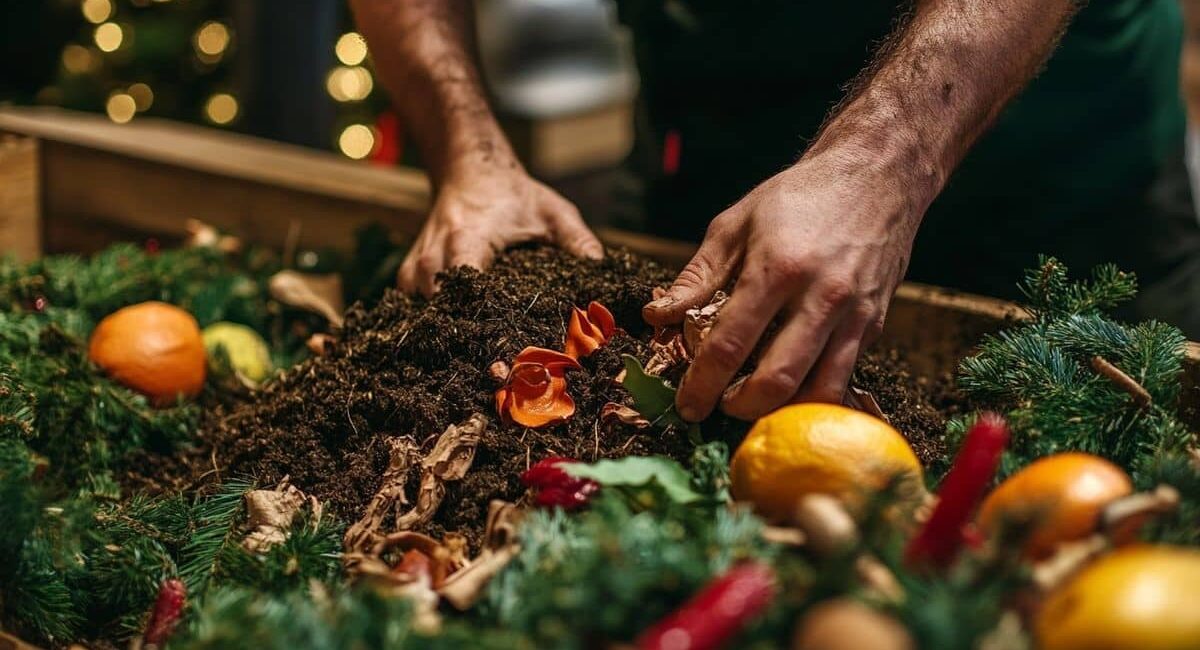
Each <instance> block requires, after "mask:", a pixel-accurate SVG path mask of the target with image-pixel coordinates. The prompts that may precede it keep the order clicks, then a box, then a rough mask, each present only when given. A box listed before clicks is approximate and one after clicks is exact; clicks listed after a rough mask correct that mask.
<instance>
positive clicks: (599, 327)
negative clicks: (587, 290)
mask: <svg viewBox="0 0 1200 650" xmlns="http://www.w3.org/2000/svg"><path fill="white" fill-rule="evenodd" d="M616 331H617V324H616V321H615V320H614V319H613V315H612V312H610V311H608V308H606V307H605V306H604V305H601V304H600V303H598V302H596V301H592V302H591V303H589V304H588V308H587V311H584V310H582V309H580V308H578V307H575V308H573V309H572V310H571V322H570V324H569V325H568V326H567V340H566V341H565V342H564V348H565V349H566V353H567V355H568V356H570V357H573V358H576V359H578V358H580V357H586V356H588V355H589V354H591V353H593V352H595V351H596V350H597V349H598V348H599V347H600V346H602V345H604V344H605V343H607V342H608V340H609V339H610V338H612V336H613V334H615V333H616Z"/></svg>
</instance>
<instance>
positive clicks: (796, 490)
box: [730, 404, 924, 521]
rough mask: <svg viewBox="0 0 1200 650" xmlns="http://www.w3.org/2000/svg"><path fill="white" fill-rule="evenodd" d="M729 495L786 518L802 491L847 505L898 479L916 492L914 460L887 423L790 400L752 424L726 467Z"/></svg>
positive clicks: (905, 443) (841, 408)
mask: <svg viewBox="0 0 1200 650" xmlns="http://www.w3.org/2000/svg"><path fill="white" fill-rule="evenodd" d="M730 473H731V478H732V481H733V486H732V488H733V495H734V496H735V497H736V498H738V499H739V500H745V501H750V502H751V503H753V504H754V506H755V509H756V510H757V511H758V512H759V513H760V514H762V515H764V516H765V517H767V518H768V519H772V520H775V521H783V520H787V519H790V518H791V516H792V514H793V510H794V509H795V507H796V503H797V502H798V501H799V499H800V498H801V497H802V496H804V495H807V494H814V493H824V494H830V495H833V496H835V497H838V498H840V499H841V500H842V501H843V502H844V503H846V504H847V505H849V506H851V507H853V506H855V505H857V504H859V503H861V500H862V498H863V497H864V496H865V495H867V494H869V493H870V492H871V491H876V490H880V489H883V488H885V487H887V486H888V484H889V483H890V482H891V481H893V480H896V479H897V478H900V479H902V480H904V481H905V483H906V485H907V486H910V487H911V488H913V489H910V490H909V492H911V493H912V495H913V496H914V497H915V496H918V495H921V496H923V493H924V487H923V485H922V473H921V463H920V461H918V460H917V455H916V454H914V453H913V450H912V447H909V445H908V441H907V440H905V439H904V436H902V435H900V433H899V432H898V431H896V430H895V429H893V428H892V427H891V426H889V425H888V424H887V423H886V422H884V421H882V420H880V419H878V418H876V417H872V416H870V415H867V414H866V413H863V412H861V411H856V410H854V409H850V408H846V407H844V406H838V405H834V404H796V405H792V406H786V407H784V408H781V409H779V410H778V411H775V412H774V413H771V414H769V415H767V416H765V417H763V418H761V419H760V420H759V421H758V422H756V423H755V424H754V427H753V428H752V429H751V430H750V433H749V435H747V436H746V439H745V440H744V441H742V444H741V446H740V447H738V449H737V452H735V453H734V455H733V462H732V463H731V465H730Z"/></svg>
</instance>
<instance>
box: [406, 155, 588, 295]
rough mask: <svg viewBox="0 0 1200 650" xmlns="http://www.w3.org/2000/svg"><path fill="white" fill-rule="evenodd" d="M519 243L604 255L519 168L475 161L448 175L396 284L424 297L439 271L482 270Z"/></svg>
mask: <svg viewBox="0 0 1200 650" xmlns="http://www.w3.org/2000/svg"><path fill="white" fill-rule="evenodd" d="M524 241H544V242H550V243H553V244H556V245H558V246H560V247H561V248H563V249H564V250H566V251H567V252H568V253H571V254H573V255H577V256H580V257H591V258H599V257H601V256H602V255H603V254H604V248H603V246H601V244H600V241H599V240H598V239H596V236H595V235H594V234H592V231H591V230H589V229H588V227H587V226H586V225H584V223H583V219H581V218H580V216H579V210H577V209H576V208H575V206H574V205H572V204H571V202H570V201H567V200H566V199H564V198H563V197H562V196H560V195H559V194H558V193H557V192H555V191H554V190H552V189H550V188H549V187H546V186H545V185H543V184H541V183H539V182H537V181H535V180H533V179H532V178H530V177H529V176H528V175H527V174H526V173H525V172H524V171H523V170H521V169H520V168H519V167H516V166H497V165H494V164H489V165H481V166H480V167H478V168H477V169H475V170H473V171H472V172H471V173H470V174H466V175H464V176H463V177H462V179H461V180H460V179H458V178H455V177H448V178H447V179H446V181H445V182H444V183H443V185H442V186H441V187H440V188H439V190H438V194H437V200H436V201H435V202H434V205H433V210H432V211H431V212H430V214H429V218H428V220H427V221H426V222H425V226H424V228H422V230H421V234H420V235H419V236H418V237H417V240H416V242H414V243H413V247H412V249H411V250H410V251H409V253H408V257H407V258H405V260H404V264H403V265H401V267H400V274H399V282H400V288H401V289H403V290H404V291H406V292H409V293H412V292H416V291H420V292H421V293H423V294H425V295H426V296H428V295H430V294H432V293H433V292H434V291H436V290H437V285H436V281H435V276H436V274H437V273H438V272H439V271H442V270H444V269H448V268H453V267H456V266H460V265H464V264H465V265H467V266H473V267H475V268H479V269H483V268H487V266H488V265H490V264H491V263H492V259H493V258H494V257H495V256H496V253H497V252H498V251H501V250H503V249H504V248H506V247H508V246H510V245H512V244H516V243H520V242H524Z"/></svg>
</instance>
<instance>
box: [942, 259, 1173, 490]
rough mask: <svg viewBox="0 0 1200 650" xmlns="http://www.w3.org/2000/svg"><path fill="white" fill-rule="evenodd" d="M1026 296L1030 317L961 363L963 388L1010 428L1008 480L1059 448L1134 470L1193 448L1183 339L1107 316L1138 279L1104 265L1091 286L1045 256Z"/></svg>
mask: <svg viewBox="0 0 1200 650" xmlns="http://www.w3.org/2000/svg"><path fill="white" fill-rule="evenodd" d="M1022 290H1023V291H1024V292H1025V294H1026V295H1027V296H1028V297H1029V299H1030V301H1031V304H1030V305H1029V306H1028V310H1029V312H1030V313H1031V314H1032V316H1033V318H1032V319H1031V320H1029V321H1027V322H1025V323H1024V324H1021V325H1017V326H1015V327H1012V328H1009V329H1006V330H1003V331H1001V332H999V333H997V334H994V335H991V336H987V337H985V338H984V340H983V342H982V343H981V344H980V346H979V352H978V353H977V354H975V355H973V356H971V357H967V358H966V359H963V361H962V362H961V363H960V365H959V379H958V381H959V386H960V387H961V388H962V389H963V390H964V391H965V392H966V393H967V394H968V395H969V396H970V397H972V398H974V399H975V400H977V401H979V402H981V403H983V404H984V405H985V406H987V407H989V408H994V409H998V410H1002V411H1004V412H1006V415H1007V417H1008V419H1009V423H1010V425H1011V426H1012V427H1013V431H1014V437H1013V441H1012V445H1011V447H1010V450H1009V452H1008V453H1007V454H1006V457H1005V461H1004V463H1003V466H1002V474H1009V473H1011V472H1012V471H1014V470H1015V469H1016V468H1018V467H1020V466H1023V465H1025V464H1026V463H1028V462H1029V461H1030V460H1032V459H1034V458H1038V457H1040V456H1044V455H1047V454H1051V453H1055V452H1059V451H1067V450H1077V451H1085V452H1089V453H1093V454H1097V455H1100V456H1104V457H1107V458H1109V459H1111V460H1113V461H1115V462H1117V463H1118V464H1120V465H1122V466H1125V467H1131V466H1134V465H1136V464H1137V461H1138V459H1139V458H1142V457H1144V456H1146V455H1153V454H1157V453H1170V452H1180V451H1182V450H1183V449H1184V448H1185V447H1186V446H1187V445H1188V444H1189V442H1190V438H1191V436H1190V433H1189V432H1188V430H1187V428H1186V427H1185V426H1184V425H1183V424H1182V423H1181V422H1180V421H1179V419H1178V417H1177V416H1176V409H1177V406H1178V404H1177V403H1178V398H1179V385H1180V384H1179V377H1180V374H1181V372H1182V369H1183V365H1182V364H1183V357H1184V350H1185V344H1186V339H1185V338H1184V336H1183V334H1182V333H1181V332H1180V331H1179V330H1178V329H1176V328H1174V327H1171V326H1170V325H1166V324H1164V323H1158V322H1153V321H1151V322H1146V323H1141V324H1138V325H1126V324H1123V323H1119V322H1117V321H1115V320H1113V319H1111V318H1110V317H1109V316H1107V315H1105V314H1104V313H1103V310H1104V309H1108V308H1111V307H1113V306H1115V305H1116V304H1118V303H1119V302H1120V301H1122V300H1126V299H1129V298H1130V297H1132V296H1133V294H1134V292H1135V290H1136V280H1135V278H1134V277H1133V275H1132V274H1128V273H1123V272H1121V271H1119V270H1117V269H1116V268H1115V267H1111V266H1103V267H1099V268H1097V269H1096V271H1095V272H1093V274H1092V278H1091V280H1090V281H1084V282H1072V281H1071V280H1070V279H1069V278H1068V275H1067V269H1066V267H1065V266H1063V265H1062V264H1061V263H1060V262H1058V261H1057V260H1055V259H1054V258H1043V260H1042V264H1041V266H1040V267H1039V268H1038V269H1034V270H1032V271H1030V272H1029V273H1028V274H1027V276H1026V280H1025V282H1024V283H1023V285H1022ZM1098 359H1099V360H1102V361H1098ZM1097 363H1107V364H1108V365H1111V366H1115V367H1116V368H1118V369H1119V370H1120V371H1122V372H1124V373H1125V374H1126V375H1128V376H1129V377H1130V378H1131V379H1132V380H1133V381H1134V382H1136V383H1137V384H1138V385H1139V386H1140V387H1141V388H1142V389H1144V391H1145V393H1146V394H1147V395H1148V396H1149V397H1148V400H1145V399H1135V398H1134V397H1132V396H1131V394H1130V392H1129V389H1128V387H1127V386H1126V387H1123V386H1122V385H1120V384H1118V383H1116V382H1115V381H1114V380H1113V379H1112V378H1111V377H1109V376H1106V375H1105V374H1103V373H1102V372H1100V370H1099V369H1098V367H1097ZM1146 401H1148V402H1149V403H1148V404H1147V403H1145V402H1146ZM965 424H966V423H965V422H964V421H961V420H960V421H958V422H955V423H952V424H951V425H950V427H949V429H948V432H949V434H950V437H951V438H956V437H957V436H958V435H961V433H962V431H964V430H965Z"/></svg>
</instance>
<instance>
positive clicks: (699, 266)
mask: <svg viewBox="0 0 1200 650" xmlns="http://www.w3.org/2000/svg"><path fill="white" fill-rule="evenodd" d="M710 275H712V263H710V262H709V261H708V259H707V258H705V257H704V256H702V255H696V256H695V257H693V258H692V259H691V260H689V261H688V263H687V265H686V266H684V267H683V270H682V271H680V272H679V277H677V278H676V279H675V286H681V287H698V286H701V285H703V284H704V281H705V279H706V278H708V277H709V276H710Z"/></svg>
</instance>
